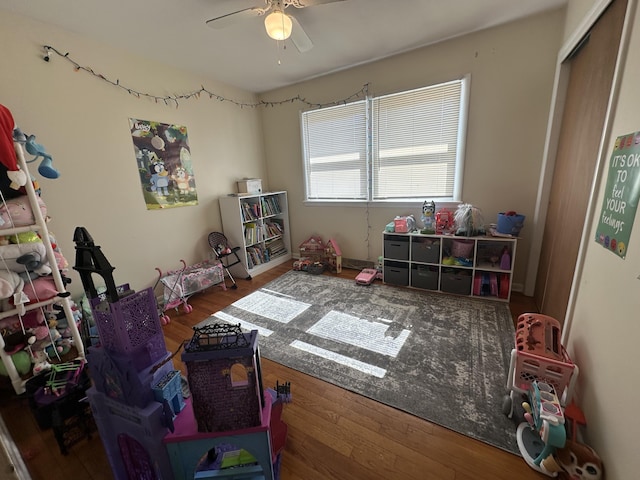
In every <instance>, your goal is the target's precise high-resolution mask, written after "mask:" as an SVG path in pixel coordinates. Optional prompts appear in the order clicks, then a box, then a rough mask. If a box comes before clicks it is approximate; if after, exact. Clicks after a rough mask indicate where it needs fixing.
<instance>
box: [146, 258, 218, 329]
mask: <svg viewBox="0 0 640 480" xmlns="http://www.w3.org/2000/svg"><path fill="white" fill-rule="evenodd" d="M180 262H181V263H182V268H181V269H179V270H171V271H168V272H166V273H165V274H163V273H162V270H160V269H159V268H157V267H156V270H157V271H158V281H157V282H156V285H155V286H154V290H155V288H156V287H157V286H158V284H160V283H161V284H162V285H163V287H164V291H163V307H162V311H161V312H159V316H160V322H161V323H162V324H163V325H166V324H167V323H169V321H170V318H169V316H168V315H167V314H166V313H165V312H166V311H167V310H170V309H172V308H175V309H176V311H178V308H179V307H180V305H184V311H185V313H190V312H191V310H193V307H192V306H191V305H189V303H188V300H189V298H190V297H191V296H192V295H194V294H195V293H198V292H201V291H203V290H205V289H207V288H209V287H211V286H213V285H218V284H220V286H221V287H222V289H223V290H226V289H227V288H226V286H225V284H224V282H223V280H224V277H223V275H224V273H223V268H222V265H220V264H219V263H211V262H201V263H196V264H194V265H190V266H187V264H186V263H185V261H184V260H180Z"/></svg>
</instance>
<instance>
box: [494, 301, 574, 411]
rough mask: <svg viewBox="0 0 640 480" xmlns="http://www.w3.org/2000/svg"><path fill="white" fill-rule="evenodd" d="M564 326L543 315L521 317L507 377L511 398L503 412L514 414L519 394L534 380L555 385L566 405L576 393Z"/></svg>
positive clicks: (508, 399) (508, 398)
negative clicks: (564, 344)
mask: <svg viewBox="0 0 640 480" xmlns="http://www.w3.org/2000/svg"><path fill="white" fill-rule="evenodd" d="M560 337H561V329H560V323H559V322H558V321H557V320H556V319H555V318H552V317H549V316H547V315H542V314H540V313H523V314H522V315H520V316H519V317H518V324H517V327H516V335H515V348H514V349H513V350H512V351H511V363H510V366H509V375H508V378H507V390H509V395H507V396H506V397H505V399H504V402H503V404H502V412H503V413H504V414H505V415H507V416H508V417H509V418H511V417H512V415H513V405H514V402H515V401H516V398H515V394H520V395H523V394H526V393H527V392H528V391H529V387H530V385H531V383H532V382H533V381H534V380H537V381H539V382H544V383H548V384H551V385H553V387H554V388H555V391H556V392H557V394H558V397H559V398H560V403H561V404H562V405H563V406H564V405H566V404H567V402H568V401H569V400H571V395H572V393H573V387H574V385H575V382H576V379H577V377H578V366H577V365H575V364H574V363H573V362H572V361H571V358H569V355H568V354H567V351H566V350H565V348H564V347H563V346H562V344H561V341H560Z"/></svg>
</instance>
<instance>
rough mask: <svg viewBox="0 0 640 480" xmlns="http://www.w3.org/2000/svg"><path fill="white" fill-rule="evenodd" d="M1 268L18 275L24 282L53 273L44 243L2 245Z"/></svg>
mask: <svg viewBox="0 0 640 480" xmlns="http://www.w3.org/2000/svg"><path fill="white" fill-rule="evenodd" d="M0 267H2V269H8V270H11V271H13V272H16V273H18V274H19V275H21V276H22V278H23V280H28V279H30V278H36V277H38V276H44V275H48V274H50V273H51V267H50V266H49V262H48V259H47V251H46V248H45V246H44V244H43V243H42V242H33V243H21V244H9V245H0Z"/></svg>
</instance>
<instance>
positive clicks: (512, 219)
mask: <svg viewBox="0 0 640 480" xmlns="http://www.w3.org/2000/svg"><path fill="white" fill-rule="evenodd" d="M524 218H525V217H524V215H520V214H515V215H505V214H504V213H499V214H498V225H497V227H496V230H497V231H498V233H504V234H507V235H513V236H515V237H517V236H518V235H519V234H520V230H522V227H524Z"/></svg>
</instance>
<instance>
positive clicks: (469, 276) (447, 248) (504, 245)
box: [383, 232, 517, 302]
mask: <svg viewBox="0 0 640 480" xmlns="http://www.w3.org/2000/svg"><path fill="white" fill-rule="evenodd" d="M516 246H517V238H515V237H494V236H478V237H459V236H454V235H438V234H421V233H417V232H416V233H390V232H384V233H383V249H384V253H383V280H384V282H385V283H388V284H392V285H399V286H406V287H413V288H420V289H425V290H432V291H437V292H443V293H453V294H457V295H466V296H472V297H476V298H482V299H490V300H499V301H504V302H508V301H509V299H510V298H511V286H512V283H513V266H514V263H515V255H516Z"/></svg>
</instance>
